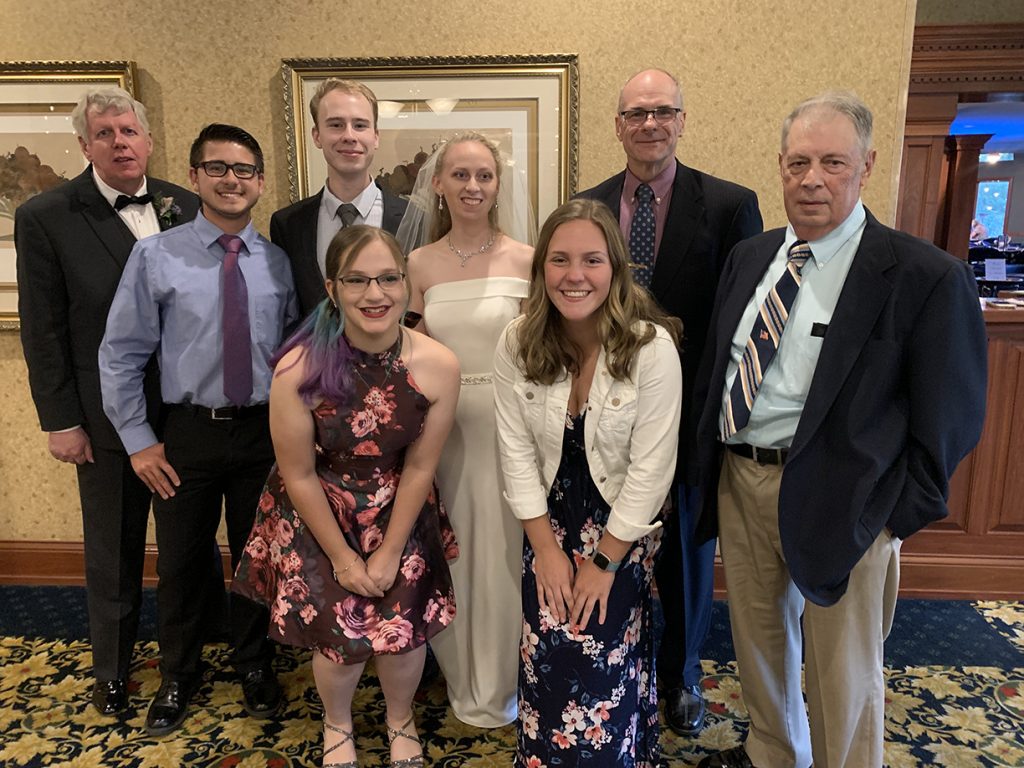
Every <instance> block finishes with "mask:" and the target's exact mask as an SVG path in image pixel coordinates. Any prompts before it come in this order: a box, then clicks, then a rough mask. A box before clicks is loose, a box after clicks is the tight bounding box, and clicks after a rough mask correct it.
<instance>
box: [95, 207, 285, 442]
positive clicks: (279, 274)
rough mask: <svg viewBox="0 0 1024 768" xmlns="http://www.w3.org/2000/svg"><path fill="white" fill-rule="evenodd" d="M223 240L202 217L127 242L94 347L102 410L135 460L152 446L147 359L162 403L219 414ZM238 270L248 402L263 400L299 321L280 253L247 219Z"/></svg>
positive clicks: (224, 403) (223, 398)
mask: <svg viewBox="0 0 1024 768" xmlns="http://www.w3.org/2000/svg"><path fill="white" fill-rule="evenodd" d="M222 234H224V233H223V232H222V231H221V230H220V228H219V227H216V226H214V225H213V224H212V223H210V221H208V220H207V219H206V218H205V217H204V216H203V215H202V213H200V214H199V215H198V216H196V218H195V220H194V221H192V222H190V223H188V224H183V225H181V226H179V227H175V228H173V229H169V230H167V231H166V232H161V233H160V234H158V235H154V236H153V237H147V238H145V239H143V240H140V241H139V242H137V243H136V244H135V247H134V248H133V249H132V253H131V256H130V257H129V259H128V263H127V265H126V266H125V269H124V273H123V274H122V276H121V282H120V284H119V285H118V287H117V292H116V293H115V294H114V301H113V303H112V304H111V307H110V313H109V314H108V315H107V329H106V333H105V334H104V336H103V342H102V344H101V345H100V350H99V368H100V385H101V389H102V393H103V410H104V411H105V413H106V414H107V418H109V419H110V421H111V423H112V424H113V425H114V428H115V429H116V430H117V433H118V435H119V436H120V438H121V442H122V443H124V447H125V450H126V451H127V452H128V453H129V454H132V453H136V452H138V451H141V450H142V449H144V448H148V447H149V446H151V445H154V444H155V443H157V442H158V441H157V438H156V435H155V433H154V432H153V428H152V426H151V425H150V424H149V422H148V421H147V420H146V400H145V395H144V394H143V386H142V381H143V374H144V371H145V368H146V364H147V362H148V361H149V359H150V357H151V356H152V354H153V352H154V351H155V352H156V353H157V359H158V361H159V363H160V394H161V397H162V398H163V401H164V402H165V403H189V404H192V405H201V406H204V407H207V408H221V407H224V406H227V405H230V404H231V403H229V402H228V398H227V397H226V396H225V394H224V377H223V372H222V369H223V361H222V349H223V346H222V334H221V312H222V299H221V266H222V264H223V261H224V249H223V248H222V247H221V246H220V244H218V243H217V238H218V237H220V236H221V235H222ZM238 237H240V238H241V239H242V242H243V243H245V247H244V248H242V251H241V254H240V255H239V260H238V263H239V266H240V268H241V270H242V275H243V276H244V278H245V284H246V288H247V292H248V298H249V325H250V333H251V341H252V365H253V376H252V379H253V392H252V396H251V399H250V400H249V404H250V405H254V404H257V403H265V402H267V398H268V397H269V395H270V381H271V378H272V375H273V371H272V370H271V368H270V363H269V361H270V357H271V355H272V354H273V353H274V351H275V350H276V349H277V348H278V346H280V344H281V342H282V341H283V340H284V338H285V334H286V333H287V332H290V331H291V330H292V328H293V326H294V325H295V324H296V322H297V321H298V319H299V311H298V305H297V302H296V296H295V287H294V285H293V283H292V272H291V267H290V265H289V263H288V257H287V256H286V255H285V252H284V251H283V250H281V249H280V248H278V247H277V246H276V245H274V244H272V243H271V242H270V241H269V240H267V239H266V238H264V237H263V236H262V235H260V234H259V233H258V232H256V230H255V228H254V227H253V225H252V222H250V223H249V224H248V225H247V226H246V227H245V229H243V230H242V231H241V232H239V233H238Z"/></svg>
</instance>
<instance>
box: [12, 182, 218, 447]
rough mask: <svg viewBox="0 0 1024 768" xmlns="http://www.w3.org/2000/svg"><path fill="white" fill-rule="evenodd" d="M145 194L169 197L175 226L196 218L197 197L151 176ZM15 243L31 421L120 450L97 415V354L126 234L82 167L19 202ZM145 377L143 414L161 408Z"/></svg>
mask: <svg viewBox="0 0 1024 768" xmlns="http://www.w3.org/2000/svg"><path fill="white" fill-rule="evenodd" d="M147 189H148V191H149V192H150V193H151V194H152V195H153V196H154V197H172V198H174V204H175V205H177V206H178V208H180V209H181V214H180V215H179V216H178V218H177V220H176V221H175V222H174V223H175V224H180V223H184V222H186V221H191V220H192V219H194V218H195V216H196V213H197V212H198V210H199V198H198V197H196V196H195V195H194V194H193V193H192V192H189V191H188V190H186V189H184V188H182V187H179V186H177V185H175V184H171V183H170V182H168V181H162V180H160V179H154V178H152V177H149V178H148V180H147ZM160 226H161V228H164V227H165V223H164V222H163V221H161V222H160ZM14 241H15V247H16V248H17V253H18V314H19V315H20V317H21V343H22V347H23V348H24V352H25V362H26V363H27V364H28V380H29V387H30V388H31V390H32V400H33V401H34V402H35V405H36V411H37V412H38V414H39V423H40V425H41V426H42V428H43V430H44V431H46V432H55V431H58V430H62V429H67V428H69V427H73V426H75V425H76V424H80V425H82V426H83V427H84V428H85V431H86V432H87V433H88V435H89V438H90V440H91V441H92V442H93V443H94V444H95V445H98V446H99V447H101V448H107V449H110V450H119V451H120V450H124V448H123V446H122V445H121V440H120V439H119V438H118V436H117V433H116V432H115V431H114V428H113V427H112V426H111V425H110V422H109V421H107V417H106V416H105V415H104V413H103V402H102V399H101V397H100V376H99V364H98V362H97V350H99V347H100V341H102V340H103V332H104V330H105V329H106V324H107V311H108V310H109V309H110V302H111V301H113V298H114V291H116V290H117V284H118V283H119V282H120V280H121V271H122V270H123V269H124V265H125V263H126V262H127V261H128V256H129V254H130V253H131V251H132V247H133V246H134V245H135V235H133V234H132V231H131V230H130V229H129V228H128V225H127V224H125V223H124V220H123V219H122V218H121V217H120V216H119V215H118V214H117V212H116V211H115V210H114V209H113V208H112V207H111V206H110V203H108V202H107V200H106V199H105V198H104V197H103V195H102V194H100V191H99V189H98V188H97V187H96V182H95V181H94V180H93V177H92V166H89V167H88V168H86V169H85V171H83V172H82V173H81V174H79V175H78V176H76V177H75V178H74V179H72V180H71V181H68V182H66V183H64V184H61V185H60V186H58V187H55V188H54V189H51V190H49V191H47V192H43V193H42V194H40V195H36V196H35V197H33V198H32V199H30V200H28V201H27V202H25V203H24V204H23V205H21V206H20V207H19V208H18V210H17V211H16V212H15V214H14ZM154 374H155V365H154V366H152V370H150V371H148V372H147V380H146V385H147V395H148V398H147V399H148V401H149V403H150V407H151V408H154V407H156V406H157V405H158V404H159V402H160V398H159V381H158V379H157V377H156V376H155V375H154Z"/></svg>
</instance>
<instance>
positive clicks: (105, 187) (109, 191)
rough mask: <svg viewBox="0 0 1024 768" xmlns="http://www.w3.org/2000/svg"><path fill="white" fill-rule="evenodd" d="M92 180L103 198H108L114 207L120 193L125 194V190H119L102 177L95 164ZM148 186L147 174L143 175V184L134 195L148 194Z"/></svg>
mask: <svg viewBox="0 0 1024 768" xmlns="http://www.w3.org/2000/svg"><path fill="white" fill-rule="evenodd" d="M92 180H93V181H95V182H96V189H98V190H99V191H100V194H101V195H103V199H104V200H106V201H107V202H108V203H110V207H111V208H113V207H114V201H116V200H117V198H118V196H119V195H123V194H124V192H118V191H117V190H116V189H114V188H113V187H112V186H110V185H109V184H107V182H105V181H104V180H103V179H101V178H100V175H99V174H98V173H96V167H95V166H93V169H92ZM147 186H148V180H147V179H146V177H145V176H143V177H142V185H141V186H140V187H139V188H138V189H137V190H136V191H135V194H134V195H133V196H134V197H138V196H139V195H144V194H146V192H148V189H147Z"/></svg>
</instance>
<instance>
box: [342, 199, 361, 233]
mask: <svg viewBox="0 0 1024 768" xmlns="http://www.w3.org/2000/svg"><path fill="white" fill-rule="evenodd" d="M338 217H339V218H340V219H341V228H342V229H344V228H345V227H351V226H352V225H353V224H355V221H356V219H358V218H359V209H358V208H356V207H355V206H354V205H352V203H342V204H341V205H339V206H338Z"/></svg>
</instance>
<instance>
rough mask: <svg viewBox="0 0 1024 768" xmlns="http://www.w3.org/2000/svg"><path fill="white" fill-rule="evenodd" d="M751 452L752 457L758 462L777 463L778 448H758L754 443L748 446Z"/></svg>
mask: <svg viewBox="0 0 1024 768" xmlns="http://www.w3.org/2000/svg"><path fill="white" fill-rule="evenodd" d="M750 448H751V451H752V453H753V454H754V456H753V459H754V461H756V462H757V463H758V464H761V465H765V464H779V463H780V462H779V450H778V449H777V448H758V447H757V446H756V445H752V446H750Z"/></svg>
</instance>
